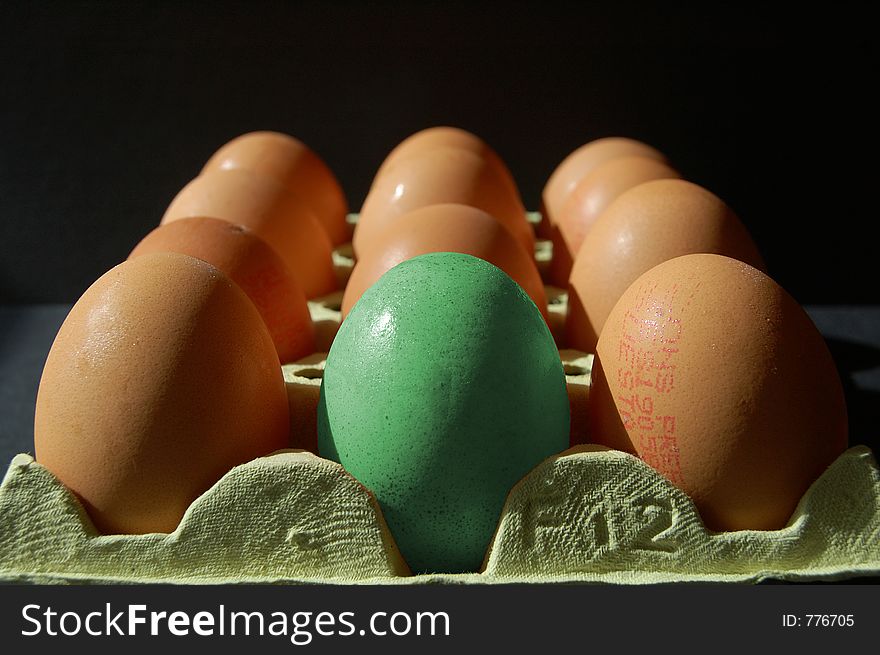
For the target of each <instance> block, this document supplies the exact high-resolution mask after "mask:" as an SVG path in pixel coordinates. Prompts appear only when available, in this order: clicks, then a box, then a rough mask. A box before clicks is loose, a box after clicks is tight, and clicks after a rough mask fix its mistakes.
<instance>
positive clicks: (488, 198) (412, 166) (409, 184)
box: [352, 147, 535, 257]
mask: <svg viewBox="0 0 880 655" xmlns="http://www.w3.org/2000/svg"><path fill="white" fill-rule="evenodd" d="M439 203H456V204H462V205H470V206H472V207H476V208H478V209H482V210H483V211H484V212H486V213H488V214H491V215H492V216H494V217H495V218H496V219H498V220H499V221H501V222H502V223H503V224H504V225H505V226H506V227H507V229H509V230H510V231H511V233H513V235H514V237H516V239H517V240H518V241H519V242H520V243H521V244H522V246H523V248H525V250H526V252H529V253H534V249H535V235H534V233H533V232H532V228H531V226H530V225H529V223H528V221H527V220H526V212H525V208H524V207H523V206H522V203H521V202H520V200H519V198H518V197H517V196H516V195H515V194H513V193H511V192H510V190H509V189H508V188H507V187H505V185H504V184H503V183H502V182H501V180H500V179H499V177H498V175H497V174H496V173H495V171H494V169H493V168H492V167H491V166H490V165H489V163H488V162H487V161H486V160H485V159H483V158H482V157H480V156H479V155H476V154H474V153H472V152H468V151H467V150H461V149H459V148H450V147H438V148H433V149H431V150H429V151H424V152H422V153H420V154H418V155H413V156H412V157H407V158H406V160H405V161H402V162H400V165H399V166H395V167H394V168H393V169H392V170H389V171H388V172H387V173H386V174H385V175H383V176H382V178H381V179H380V180H377V181H376V185H375V186H374V187H373V188H372V189H370V192H369V193H368V194H367V198H366V200H365V201H364V205H363V207H362V209H361V213H360V217H359V219H358V223H357V227H356V228H355V231H354V238H353V239H352V244H353V246H354V251H355V254H356V255H357V256H358V257H362V256H364V255H366V254H367V253H368V252H369V250H370V249H371V248H372V247H373V246H372V241H373V240H374V238H375V235H376V232H378V231H379V229H381V227H382V226H383V225H384V224H385V222H387V221H388V220H389V219H391V218H392V217H394V216H399V215H400V214H405V213H407V212H410V211H412V210H414V209H419V208H421V207H427V206H428V205H436V204H439Z"/></svg>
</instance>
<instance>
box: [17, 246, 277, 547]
mask: <svg viewBox="0 0 880 655" xmlns="http://www.w3.org/2000/svg"><path fill="white" fill-rule="evenodd" d="M288 426H289V418H288V406H287V393H286V391H285V387H284V379H283V377H282V374H281V367H280V365H279V364H278V355H277V354H276V353H275V347H274V346H273V344H272V339H271V338H270V336H269V332H268V331H267V330H266V327H265V325H264V324H263V321H262V319H261V318H260V315H259V313H258V312H257V310H256V308H255V307H254V304H253V303H252V302H251V301H250V300H249V299H248V297H247V296H246V295H245V294H244V292H243V291H242V290H241V289H240V288H239V287H238V286H237V285H236V284H234V283H233V282H232V281H231V280H230V279H229V278H228V277H226V276H225V275H224V274H223V273H221V272H220V271H219V270H217V269H216V268H214V267H213V266H211V265H210V264H208V263H206V262H203V261H200V260H198V259H195V258H193V257H189V256H187V255H181V254H178V253H155V254H151V255H144V256H142V257H137V258H135V259H131V260H128V261H126V262H124V263H122V264H120V265H119V266H116V267H115V268H113V269H111V270H110V271H109V272H107V273H105V274H104V275H103V276H102V277H101V278H100V279H98V280H97V281H96V282H95V283H94V284H92V286H91V287H89V288H88V290H86V292H85V293H84V294H83V296H82V297H81V298H80V299H79V300H78V301H77V303H76V304H75V305H74V307H73V309H72V310H71V311H70V314H69V315H68V316H67V318H66V319H65V321H64V324H63V325H62V326H61V329H60V330H59V332H58V336H57V337H56V338H55V342H54V343H53V344H52V348H51V350H50V351H49V356H48V358H47V360H46V365H45V368H44V369H43V377H42V379H41V380H40V387H39V392H38V394H37V405H36V414H35V418H34V446H35V450H36V459H37V461H38V462H39V463H41V464H42V465H44V466H45V467H46V468H48V469H49V470H50V471H51V472H52V473H54V474H55V475H56V476H57V477H58V478H59V479H60V480H61V482H62V483H64V484H65V485H66V486H67V487H68V488H69V489H71V490H72V491H73V492H74V493H75V494H76V495H77V496H78V497H79V498H80V500H81V501H82V502H83V505H84V506H85V508H86V510H87V511H88V513H89V515H90V516H91V518H92V520H93V521H94V523H95V525H96V527H97V528H98V530H99V531H101V532H104V533H147V532H169V531H172V530H174V528H175V527H176V526H177V524H178V523H179V522H180V519H181V517H182V516H183V514H184V512H185V511H186V509H187V507H189V505H190V503H192V501H193V500H194V499H195V498H196V497H198V496H199V495H200V494H201V493H203V492H204V491H206V490H207V489H208V488H209V487H210V486H211V485H213V484H214V483H215V482H217V480H219V479H220V477H222V476H223V475H224V474H225V473H226V472H227V471H229V469H231V468H232V467H233V466H236V465H238V464H242V463H244V462H247V461H249V460H251V459H253V458H255V457H259V456H263V455H266V454H268V453H271V452H273V451H275V450H278V449H280V448H284V447H286V446H287V443H288V440H289V427H288Z"/></svg>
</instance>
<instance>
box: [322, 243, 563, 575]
mask: <svg viewBox="0 0 880 655" xmlns="http://www.w3.org/2000/svg"><path fill="white" fill-rule="evenodd" d="M568 444H569V402H568V395H567V392H566V384H565V374H564V372H563V369H562V364H561V362H560V358H559V353H558V351H557V349H556V346H555V344H554V342H553V337H552V336H551V334H550V331H549V329H548V327H547V324H546V323H545V322H544V320H543V319H542V317H541V314H540V312H538V311H537V309H536V308H535V305H534V303H533V302H532V301H531V300H530V299H529V297H528V296H527V295H526V294H525V292H524V291H523V290H522V288H521V287H520V286H519V285H518V284H516V283H515V282H514V281H513V280H512V279H510V277H509V276H508V275H507V274H505V273H504V272H503V271H501V270H500V269H499V268H497V267H495V266H493V265H492V264H489V263H488V262H486V261H484V260H482V259H479V258H477V257H472V256H470V255H465V254H460V253H431V254H426V255H420V256H418V257H414V258H412V259H408V260H406V261H404V262H402V263H401V264H398V265H397V266H395V267H394V268H392V269H391V270H389V271H388V272H387V273H385V274H384V275H383V276H382V277H381V278H380V279H379V280H378V282H376V284H374V285H373V286H371V287H370V288H369V289H368V290H367V291H366V292H365V293H364V295H363V296H362V297H361V299H360V300H359V301H358V303H357V304H356V305H355V306H354V308H353V309H352V311H351V313H350V314H349V316H348V318H347V319H346V320H345V321H344V322H343V323H342V326H341V328H340V330H339V333H338V334H337V336H336V340H335V341H334V342H333V345H332V347H331V349H330V353H329V355H328V358H327V363H326V366H325V369H324V381H323V385H322V387H321V396H320V400H319V406H318V448H319V452H320V454H321V456H323V457H326V458H328V459H332V460H334V461H337V462H340V463H341V464H342V465H343V466H344V467H345V469H346V470H347V471H348V472H349V473H351V474H352V475H354V476H355V477H356V478H357V479H358V480H359V481H360V482H361V483H362V484H363V485H364V486H366V487H367V488H368V489H369V490H370V491H372V492H373V494H375V496H376V499H377V500H378V502H379V505H380V506H381V508H382V512H383V515H384V516H385V518H386V520H387V522H388V526H389V528H390V530H391V533H392V534H393V535H394V539H395V541H396V542H397V544H398V546H399V547H400V550H401V553H402V554H403V556H404V558H405V559H406V561H407V563H408V564H409V566H410V568H411V569H412V570H413V572H415V573H425V572H438V571H442V572H447V573H452V572H461V571H475V570H477V569H478V568H479V567H480V565H481V562H482V560H483V557H484V554H485V552H486V549H487V547H488V544H489V541H490V540H491V538H492V534H493V532H494V530H495V527H496V525H497V523H498V519H499V514H500V512H501V508H502V506H503V503H504V499H505V497H506V495H507V492H508V491H509V490H510V488H511V487H512V486H513V484H514V483H516V482H517V481H518V480H519V479H520V478H522V477H523V475H525V474H526V473H527V472H528V471H529V470H531V469H532V468H533V467H534V466H536V465H537V464H538V463H540V462H541V461H542V460H544V459H545V458H547V457H549V456H551V455H553V454H555V453H558V452H560V451H562V450H564V449H565V448H567V447H568Z"/></svg>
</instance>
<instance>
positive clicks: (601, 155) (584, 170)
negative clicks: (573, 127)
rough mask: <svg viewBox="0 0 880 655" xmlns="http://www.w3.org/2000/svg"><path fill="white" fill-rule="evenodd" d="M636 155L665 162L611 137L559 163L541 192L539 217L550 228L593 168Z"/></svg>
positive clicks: (659, 154) (631, 143)
mask: <svg viewBox="0 0 880 655" xmlns="http://www.w3.org/2000/svg"><path fill="white" fill-rule="evenodd" d="M632 155H636V156H639V157H648V158H650V159H656V160H657V161H661V162H666V161H667V159H666V155H664V154H663V153H662V152H660V151H659V150H657V149H656V148H653V147H651V146H649V145H648V144H646V143H642V142H641V141H637V140H635V139H629V138H626V137H619V136H612V137H604V138H602V139H596V140H594V141H590V142H589V143H586V144H584V145H582V146H581V147H580V148H578V149H576V150H575V151H574V152H572V153H570V154H569V155H568V156H567V157H566V158H565V159H563V160H562V162H560V164H559V165H558V166H557V167H556V169H555V170H554V171H553V173H552V174H551V175H550V177H549V178H548V179H547V183H546V184H545V185H544V189H543V191H542V192H541V213H542V214H543V215H544V218H545V220H546V221H548V222H549V223H550V224H551V225H552V224H553V223H555V222H556V218H557V216H559V214H560V213H561V212H562V207H563V205H565V202H566V200H568V196H569V194H571V192H572V191H573V190H574V187H575V186H577V183H578V182H580V181H581V180H582V179H583V178H584V177H585V176H586V175H588V174H589V173H591V172H592V171H593V170H594V169H595V168H596V167H598V166H600V165H602V164H604V163H605V162H607V161H610V160H612V159H614V158H616V157H627V156H632Z"/></svg>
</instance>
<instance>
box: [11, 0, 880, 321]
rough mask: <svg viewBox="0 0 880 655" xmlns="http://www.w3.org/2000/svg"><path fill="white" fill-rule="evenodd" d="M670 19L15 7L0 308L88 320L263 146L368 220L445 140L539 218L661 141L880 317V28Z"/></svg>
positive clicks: (164, 6) (826, 282) (559, 6)
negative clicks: (117, 272)
mask: <svg viewBox="0 0 880 655" xmlns="http://www.w3.org/2000/svg"><path fill="white" fill-rule="evenodd" d="M668 4H669V3H662V4H661V3H658V4H656V5H643V4H639V5H628V4H627V3H613V8H612V3H603V4H595V5H594V4H588V3H586V4H585V3H574V4H568V3H559V2H541V3H519V2H513V1H510V2H504V3H497V2H484V3H460V2H437V3H433V2H416V3H388V2H384V3H383V2H379V3H370V4H367V3H355V2H351V3H349V2H339V1H336V2H326V1H325V2H305V3H303V2H296V3H294V2H291V3H278V2H229V1H222V2H181V1H155V0H154V1H153V2H119V3H117V2H11V3H10V2H4V3H3V4H2V9H0V57H2V66H0V127H2V129H0V211H2V215H0V255H2V259H0V302H5V303H25V302H73V301H75V300H76V298H77V297H78V296H79V295H80V294H81V293H82V292H83V291H84V290H85V289H86V288H87V287H88V286H89V284H91V283H92V282H93V281H94V280H95V279H97V277H99V276H100V275H101V274H102V273H103V272H104V271H106V270H107V269H109V268H110V267H112V266H113V265H115V264H116V263H118V262H120V261H122V260H123V259H124V258H125V257H126V256H127V254H128V252H129V251H130V250H131V248H132V247H133V246H134V245H135V244H136V243H137V242H138V241H139V240H140V238H141V237H142V236H143V235H145V234H146V233H147V232H148V231H149V230H150V229H152V228H153V227H154V226H155V225H156V224H157V223H158V221H159V219H160V217H161V215H162V213H163V211H164V209H165V207H166V206H167V204H168V203H169V202H170V200H171V199H172V198H173V196H174V195H175V193H176V192H177V191H178V190H179V189H180V188H181V187H182V186H183V185H184V184H185V183H186V182H188V181H189V180H190V179H191V178H192V177H194V176H195V175H196V174H197V172H198V170H199V168H200V166H201V165H202V164H203V163H204V161H205V160H206V159H207V158H208V157H209V156H210V155H211V153H212V152H213V151H214V150H215V149H216V148H217V147H219V146H220V145H221V144H223V143H224V142H225V141H227V140H229V139H230V138H232V137H234V136H236V135H238V134H240V133H242V132H246V131H250V130H254V129H275V130H281V131H285V132H288V133H290V134H292V135H294V136H296V137H298V138H300V139H301V140H303V141H305V142H306V143H308V144H309V145H310V146H311V147H312V148H313V149H314V150H315V151H316V152H318V153H319V154H320V155H321V156H322V157H323V158H324V160H325V161H326V162H327V163H328V164H329V165H330V167H331V168H332V169H333V170H334V171H335V173H336V174H337V176H338V177H339V179H340V180H341V182H342V184H343V187H344V188H345V190H346V193H347V195H348V199H349V202H350V204H351V208H352V210H357V209H358V208H359V207H360V204H361V202H362V201H363V198H364V196H365V193H366V190H367V188H368V186H369V183H370V181H371V179H372V175H373V173H374V172H375V170H376V168H377V167H378V165H379V164H380V162H381V161H382V159H383V158H384V156H385V155H386V154H387V152H388V151H389V150H390V149H391V148H392V147H393V146H394V145H395V144H396V143H397V142H399V141H400V140H401V139H403V138H404V137H405V136H407V135H408V134H410V133H412V132H414V131H416V130H419V129H421V128H424V127H428V126H431V125H437V124H453V125H458V126H461V127H464V128H466V129H469V130H471V131H473V132H475V133H477V134H478V135H480V136H482V137H483V138H484V139H486V140H487V141H488V142H489V143H490V144H491V145H492V146H494V147H495V149H496V150H497V151H498V152H499V153H500V154H501V156H502V158H504V159H505V160H506V161H507V163H508V164H509V165H510V167H511V169H512V171H513V173H514V176H515V177H516V179H517V181H518V183H519V185H520V188H521V192H522V195H523V198H524V201H525V203H526V205H527V207H528V208H529V209H537V207H538V203H539V198H540V191H541V188H542V187H543V185H544V182H545V181H546V179H547V177H548V176H549V175H550V173H551V172H552V171H553V169H554V167H555V166H556V165H557V164H558V163H559V162H560V161H561V160H562V159H563V158H564V157H565V155H567V154H568V153H569V152H570V151H572V150H573V149H575V148H576V147H578V146H579V145H581V144H583V143H585V142H587V141H589V140H591V139H594V138H598V137H601V136H608V135H615V134H618V135H626V136H631V137H635V138H638V139H641V140H644V141H647V142H649V143H651V144H652V145H654V146H655V147H657V148H659V149H661V150H662V151H664V152H665V153H666V154H667V155H668V156H669V157H670V159H671V160H672V161H673V162H674V163H675V164H676V165H677V166H678V168H679V169H680V170H681V171H682V173H683V174H684V175H685V177H687V178H688V179H691V180H693V181H695V182H697V183H699V184H702V185H703V186H706V187H707V188H709V189H710V190H712V191H713V192H715V193H716V194H717V195H719V196H721V197H722V198H724V199H725V200H726V201H727V202H728V203H729V204H730V205H731V206H732V207H733V208H734V209H735V210H736V211H737V213H738V214H739V215H740V217H741V218H742V219H743V220H744V221H745V223H746V224H747V226H748V227H749V229H750V230H751V232H752V234H753V235H754V237H755V239H756V241H757V243H758V245H759V247H760V248H761V250H762V252H763V254H764V256H765V258H766V259H767V261H768V267H769V272H770V274H771V275H772V276H773V277H774V278H775V279H776V280H777V281H779V282H780V283H781V284H782V285H783V286H784V287H786V288H787V289H788V290H789V291H790V292H791V293H792V294H793V295H794V296H795V298H797V299H798V300H799V301H800V302H802V303H804V304H807V303H873V302H876V301H877V294H876V291H875V290H874V280H875V279H876V274H875V273H874V269H875V266H874V263H873V261H872V260H873V259H874V258H875V257H876V255H875V254H874V252H875V250H876V248H875V246H874V243H873V242H872V241H871V240H870V239H869V238H868V237H867V236H866V231H867V230H868V229H871V228H872V227H873V224H874V223H876V220H877V219H876V216H875V213H876V210H875V208H874V206H873V203H872V202H871V200H872V198H873V196H872V195H871V194H872V192H873V189H874V188H875V187H876V182H875V179H876V173H875V172H874V169H875V168H876V166H875V165H874V163H873V161H871V159H870V158H866V155H869V154H870V153H871V151H872V149H873V143H874V142H875V141H876V130H875V128H874V121H875V118H876V105H875V103H874V102H873V101H869V99H868V96H869V90H871V89H873V88H874V87H876V70H874V69H872V68H871V67H869V61H868V55H869V51H872V50H873V48H871V47H870V46H869V32H868V30H869V27H870V22H869V21H868V20H867V19H866V18H865V17H864V16H859V15H851V14H849V13H848V11H847V10H844V9H841V8H840V6H839V5H835V8H834V9H832V10H830V13H829V10H828V9H827V8H826V9H824V10H823V11H822V12H818V11H817V13H815V14H812V13H809V12H808V11H807V10H805V9H804V8H803V7H801V8H800V9H798V10H797V11H795V10H792V11H787V10H781V9H774V10H772V11H771V10H768V9H767V8H766V7H763V6H761V5H756V6H749V5H748V4H743V3H738V4H736V5H734V6H731V7H730V8H725V9H719V8H717V7H716V6H715V5H714V3H707V6H704V7H702V8H689V9H687V10H685V9H680V8H671V7H670V6H665V5H668ZM768 4H770V3H768ZM676 7H677V5H676Z"/></svg>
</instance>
